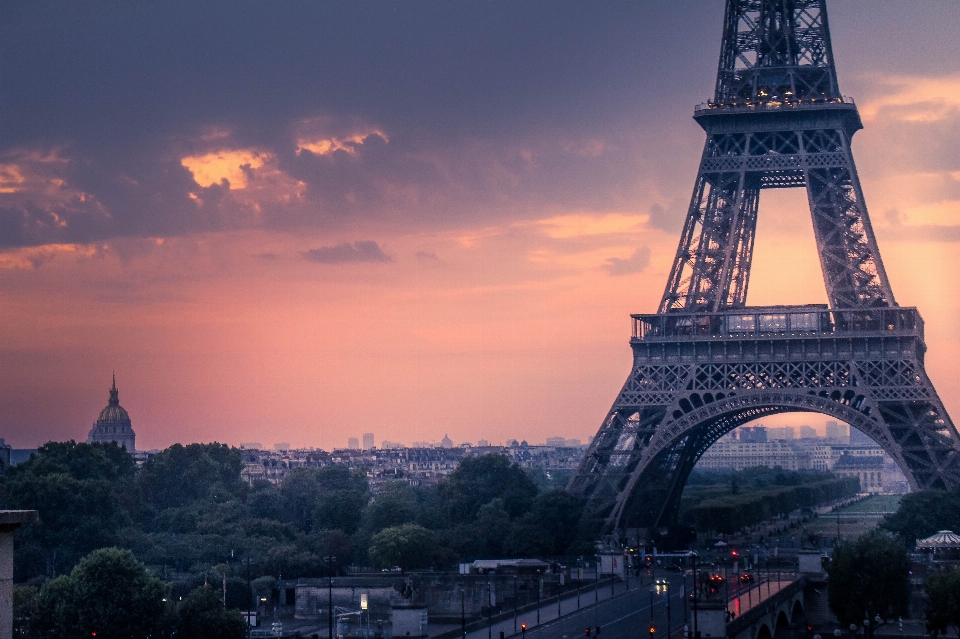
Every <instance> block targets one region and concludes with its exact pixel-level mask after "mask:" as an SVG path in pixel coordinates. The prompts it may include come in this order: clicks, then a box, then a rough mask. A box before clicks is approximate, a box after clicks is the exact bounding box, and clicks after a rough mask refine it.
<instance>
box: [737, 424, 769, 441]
mask: <svg viewBox="0 0 960 639" xmlns="http://www.w3.org/2000/svg"><path fill="white" fill-rule="evenodd" d="M739 431H740V441H741V442H742V443H744V444H766V443H767V429H766V428H765V427H763V426H752V427H751V426H744V427H743V428H740V429H739Z"/></svg>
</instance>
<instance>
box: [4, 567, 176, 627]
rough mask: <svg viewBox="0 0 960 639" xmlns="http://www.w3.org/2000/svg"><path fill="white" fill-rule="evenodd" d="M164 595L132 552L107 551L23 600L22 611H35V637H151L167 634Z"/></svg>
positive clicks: (31, 613) (31, 614)
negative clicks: (161, 633)
mask: <svg viewBox="0 0 960 639" xmlns="http://www.w3.org/2000/svg"><path fill="white" fill-rule="evenodd" d="M163 594H164V586H163V584H162V583H161V582H160V580H159V579H157V578H156V577H154V576H153V575H151V574H150V573H148V572H147V570H146V569H145V568H144V566H143V564H141V563H140V562H138V561H137V560H136V559H135V558H134V556H133V554H132V553H130V551H127V550H118V549H116V548H103V549H100V550H97V551H94V552H93V553H91V554H90V555H88V556H87V557H85V558H84V559H83V560H82V561H80V563H78V564H77V565H76V567H75V568H74V569H73V571H72V572H71V573H70V574H69V575H61V576H60V577H57V578H56V579H52V580H50V581H48V582H46V583H45V584H44V585H43V587H42V588H40V589H39V591H36V592H35V595H34V596H33V597H31V598H30V599H29V600H28V601H19V602H18V607H19V608H20V610H19V611H18V612H19V613H20V614H23V613H24V612H27V611H28V612H29V618H30V622H29V624H28V625H27V628H26V630H27V633H28V636H31V637H51V638H55V639H73V638H79V637H91V636H97V637H102V638H103V639H138V638H143V639H146V638H147V637H150V636H152V635H154V634H157V633H158V632H160V631H161V630H162V625H163V624H162V622H163V619H164V616H165V607H164V603H163ZM24 608H26V609H27V610H26V611H25V610H24ZM93 633H96V635H94V634H93Z"/></svg>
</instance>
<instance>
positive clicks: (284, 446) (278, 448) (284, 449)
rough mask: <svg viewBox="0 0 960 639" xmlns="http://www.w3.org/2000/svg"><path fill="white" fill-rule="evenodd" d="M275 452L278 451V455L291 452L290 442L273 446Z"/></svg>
mask: <svg viewBox="0 0 960 639" xmlns="http://www.w3.org/2000/svg"><path fill="white" fill-rule="evenodd" d="M273 450H275V451H277V452H278V453H285V452H287V451H288V450H290V443H289V442H277V443H276V444H274V445H273Z"/></svg>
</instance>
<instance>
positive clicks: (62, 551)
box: [0, 442, 591, 596]
mask: <svg viewBox="0 0 960 639" xmlns="http://www.w3.org/2000/svg"><path fill="white" fill-rule="evenodd" d="M241 468H242V457H241V453H240V451H239V450H237V449H232V448H229V447H228V446H225V445H222V444H190V445H188V446H182V445H179V444H177V445H174V446H171V447H170V448H167V449H166V450H164V451H161V452H160V453H158V454H156V455H153V456H152V457H151V458H150V459H149V460H147V461H146V462H144V464H143V465H142V467H141V468H140V469H137V467H136V465H135V464H134V462H133V460H132V458H131V457H130V456H129V455H127V454H126V452H124V451H123V450H122V449H120V448H118V447H117V446H116V445H114V444H107V445H101V444H77V443H74V442H65V443H56V442H51V443H48V444H46V445H44V446H42V447H41V448H40V449H39V450H38V453H37V454H36V455H35V456H33V457H32V458H31V459H30V460H29V461H28V462H25V463H23V464H20V465H18V466H16V467H13V468H11V469H9V470H8V471H7V473H6V474H4V475H3V476H2V477H0V507H2V508H16V509H19V508H24V509H34V510H37V511H39V514H40V519H39V521H38V522H37V523H36V524H33V525H30V526H26V527H24V528H22V529H21V530H18V531H17V533H16V536H17V552H16V556H15V566H14V571H15V579H16V581H18V582H21V583H22V582H25V581H32V582H33V583H36V584H39V583H41V582H43V581H44V580H45V579H49V578H52V577H54V576H56V575H61V574H65V573H68V572H69V571H70V570H71V569H72V568H73V567H74V566H75V565H76V564H77V563H78V562H79V561H80V559H81V558H82V557H84V556H85V555H87V554H88V553H90V552H91V551H93V550H95V549H97V548H104V547H118V548H124V549H129V550H131V551H132V552H133V553H134V554H135V556H136V557H137V558H138V559H139V560H141V561H143V562H144V563H146V564H147V565H148V566H149V567H150V568H151V570H153V571H154V572H155V573H156V574H158V575H159V576H160V577H161V578H165V577H166V578H168V580H174V578H175V577H176V580H179V581H180V582H183V583H182V584H181V585H180V586H177V585H176V584H174V587H177V588H181V589H182V590H183V593H184V594H185V593H186V592H189V590H190V589H191V588H192V587H194V586H196V585H197V584H198V583H201V584H202V583H203V581H204V579H205V578H208V577H209V578H214V579H217V580H219V579H221V578H226V579H227V580H228V582H231V583H235V584H236V586H237V587H236V588H228V593H229V592H231V591H235V592H237V593H238V594H239V593H241V592H245V591H246V587H245V584H246V578H247V569H248V566H249V570H250V575H251V578H252V579H254V580H256V579H257V578H263V579H269V578H279V577H283V578H298V577H311V576H321V575H325V574H327V571H328V570H329V569H331V568H332V569H333V570H342V569H343V568H344V567H345V566H347V565H350V564H355V565H367V566H374V567H377V568H387V567H393V566H400V567H402V568H405V569H414V568H428V567H437V568H447V567H450V566H452V565H453V564H455V563H456V562H458V561H469V560H472V559H475V558H481V557H488V558H489V557H525V556H560V555H566V554H582V553H584V552H589V551H590V548H591V546H590V543H589V541H590V540H589V538H590V535H589V534H587V533H586V532H583V531H581V529H580V515H581V510H582V504H581V503H580V502H579V501H578V500H576V499H574V498H573V497H571V496H569V495H568V494H566V493H565V492H563V491H560V490H555V489H553V490H551V489H541V488H540V487H539V486H538V482H537V481H535V479H542V478H535V477H531V476H530V475H528V474H527V473H526V472H525V471H524V470H523V469H521V468H520V467H519V466H517V465H516V464H513V463H512V462H510V460H508V459H507V458H506V457H503V456H500V455H486V456H481V457H473V458H467V459H465V460H464V461H463V462H462V463H461V464H460V466H459V468H458V469H457V470H456V471H454V472H453V473H451V475H449V476H448V477H447V478H446V479H445V480H444V481H442V482H441V483H440V484H439V485H436V486H424V487H411V486H410V485H409V484H407V483H406V482H404V481H402V480H400V481H395V482H391V483H388V484H386V485H385V486H382V487H381V489H380V490H379V491H378V492H377V494H376V495H373V494H372V492H371V490H370V487H369V484H368V482H367V478H366V474H365V472H364V471H363V470H350V469H348V468H346V467H343V466H325V467H320V468H315V467H303V468H295V469H292V470H290V471H289V472H288V473H287V476H286V477H285V479H284V481H283V482H282V483H281V484H280V485H274V484H271V483H269V482H265V481H262V482H257V483H255V484H254V485H253V486H249V485H248V484H247V483H246V482H244V481H243V480H242V479H241V477H240V471H241ZM325 557H336V560H335V563H333V565H332V566H328V564H327V563H325V561H324V558H325ZM185 575H187V576H189V579H187V580H186V581H184V576H185ZM245 596H249V594H248V593H247V594H245Z"/></svg>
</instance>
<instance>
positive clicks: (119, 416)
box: [87, 375, 137, 453]
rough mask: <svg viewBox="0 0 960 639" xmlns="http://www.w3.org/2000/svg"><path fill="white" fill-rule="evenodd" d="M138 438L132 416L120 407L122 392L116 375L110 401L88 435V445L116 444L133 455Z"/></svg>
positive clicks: (111, 387) (111, 388)
mask: <svg viewBox="0 0 960 639" xmlns="http://www.w3.org/2000/svg"><path fill="white" fill-rule="evenodd" d="M136 438H137V435H136V433H134V432H133V425H132V424H131V423H130V415H128V414H127V411H125V410H124V409H123V406H121V405H120V391H118V390H117V377H116V375H114V376H113V385H112V386H110V401H109V402H108V403H107V407H106V408H104V409H103V410H102V411H100V417H98V418H97V421H95V422H94V423H93V428H91V429H90V433H89V434H88V435H87V443H88V444H94V443H100V444H105V443H107V442H116V443H117V445H118V446H121V447H123V448H126V449H127V452H128V453H133V452H135V451H136V448H135V443H136Z"/></svg>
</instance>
